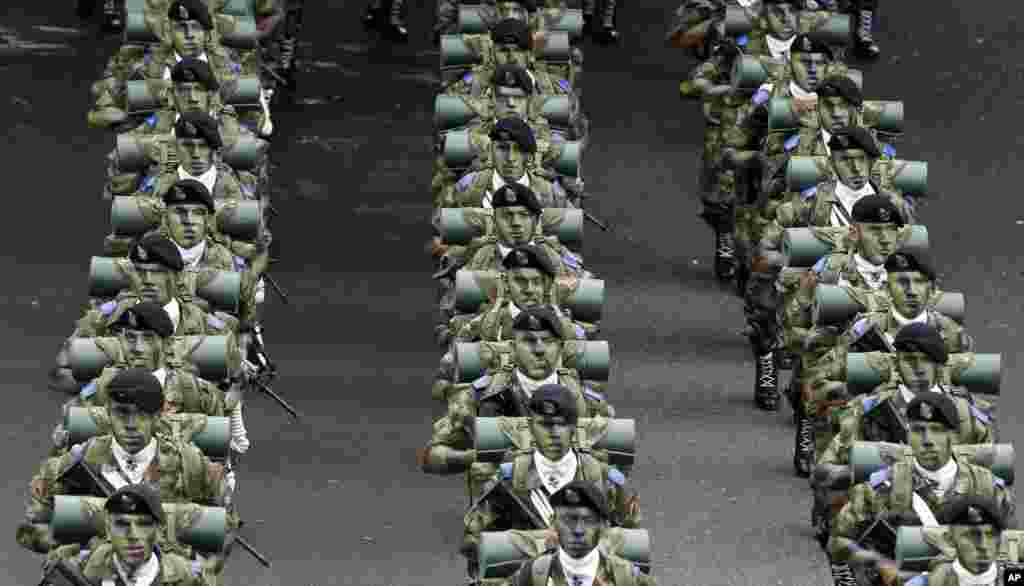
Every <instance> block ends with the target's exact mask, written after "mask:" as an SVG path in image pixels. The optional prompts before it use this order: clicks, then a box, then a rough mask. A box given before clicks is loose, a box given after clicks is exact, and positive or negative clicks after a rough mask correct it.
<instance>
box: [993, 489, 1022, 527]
mask: <svg viewBox="0 0 1024 586" xmlns="http://www.w3.org/2000/svg"><path fill="white" fill-rule="evenodd" d="M995 499H996V502H997V503H999V508H1000V509H1001V510H1002V512H1003V515H1004V518H1005V519H1006V528H1007V529H1009V530H1014V529H1017V527H1018V522H1017V499H1016V497H1015V496H1014V492H1013V491H1012V490H1010V489H1008V488H1007V487H1006V485H1005V484H1004V483H1003V481H1002V480H1001V479H999V478H998V477H996V488H995Z"/></svg>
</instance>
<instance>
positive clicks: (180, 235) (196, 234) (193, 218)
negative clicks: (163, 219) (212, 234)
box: [167, 203, 210, 248]
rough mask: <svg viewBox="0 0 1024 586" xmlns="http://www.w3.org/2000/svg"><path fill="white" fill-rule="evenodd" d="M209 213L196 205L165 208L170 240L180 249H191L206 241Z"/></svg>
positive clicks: (201, 206)
mask: <svg viewBox="0 0 1024 586" xmlns="http://www.w3.org/2000/svg"><path fill="white" fill-rule="evenodd" d="M209 215H210V211H209V210H208V209H207V208H206V206H204V205H202V204H197V203H189V204H180V205H173V206H170V207H168V208H167V225H168V227H169V228H170V233H171V239H173V240H174V241H175V242H177V243H178V246H180V247H182V248H192V247H193V246H195V245H197V244H199V243H200V242H202V241H203V240H205V239H206V221H207V218H209Z"/></svg>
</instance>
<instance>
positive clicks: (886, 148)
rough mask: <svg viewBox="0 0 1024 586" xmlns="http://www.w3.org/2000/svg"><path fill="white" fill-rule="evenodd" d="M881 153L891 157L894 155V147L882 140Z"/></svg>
mask: <svg viewBox="0 0 1024 586" xmlns="http://www.w3.org/2000/svg"><path fill="white" fill-rule="evenodd" d="M882 154H883V155H885V156H887V157H889V158H893V157H895V156H896V147H894V146H892V145H891V144H889V143H887V142H883V143H882Z"/></svg>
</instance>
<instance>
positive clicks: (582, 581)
mask: <svg viewBox="0 0 1024 586" xmlns="http://www.w3.org/2000/svg"><path fill="white" fill-rule="evenodd" d="M558 561H559V562H560V563H561V564H562V571H563V572H564V573H565V579H566V580H567V581H568V582H569V586H577V584H578V585H579V586H591V585H592V584H593V583H594V578H596V577H597V567H598V565H599V564H600V563H601V550H600V548H597V547H595V548H594V549H592V550H590V553H588V554H587V555H585V556H583V557H581V558H579V559H576V558H574V557H572V556H570V555H569V554H567V553H565V550H564V549H562V548H561V547H559V548H558ZM574 576H575V577H577V578H579V581H578V582H574V581H573V577H574Z"/></svg>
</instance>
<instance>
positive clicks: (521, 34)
mask: <svg viewBox="0 0 1024 586" xmlns="http://www.w3.org/2000/svg"><path fill="white" fill-rule="evenodd" d="M491 40H493V41H494V42H495V43H503V44H510V45H516V46H518V47H519V48H520V49H523V50H524V51H525V50H526V49H529V48H530V30H529V29H528V28H527V26H526V23H525V22H523V21H521V20H516V19H514V18H506V19H504V20H502V21H501V22H499V23H498V24H496V25H494V28H492V29H491Z"/></svg>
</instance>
